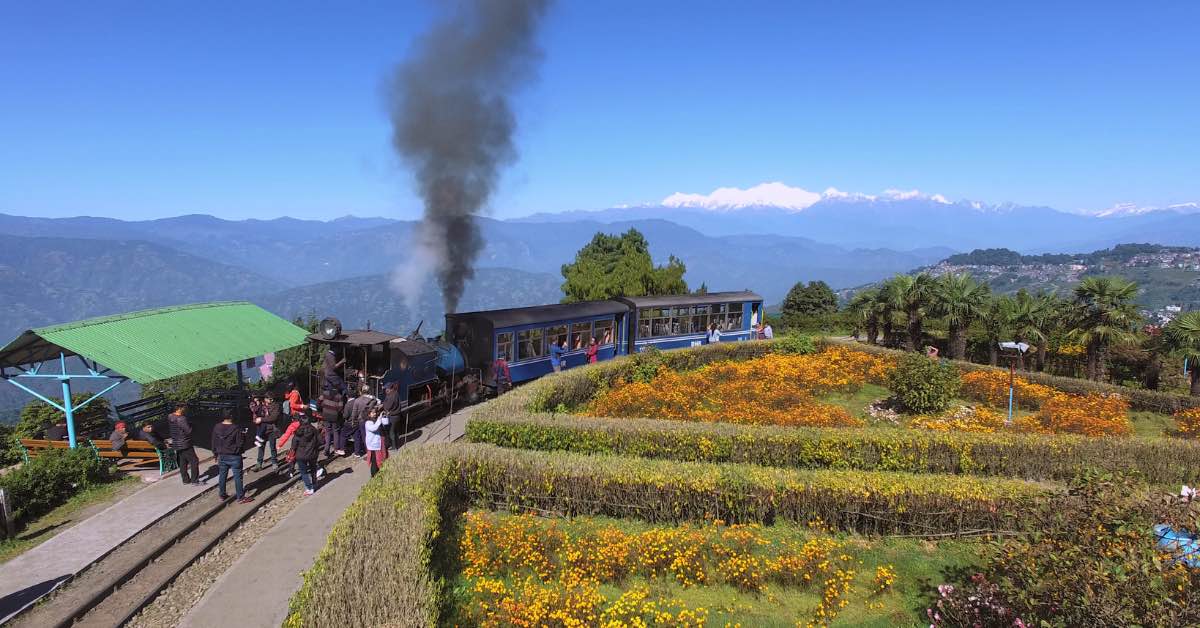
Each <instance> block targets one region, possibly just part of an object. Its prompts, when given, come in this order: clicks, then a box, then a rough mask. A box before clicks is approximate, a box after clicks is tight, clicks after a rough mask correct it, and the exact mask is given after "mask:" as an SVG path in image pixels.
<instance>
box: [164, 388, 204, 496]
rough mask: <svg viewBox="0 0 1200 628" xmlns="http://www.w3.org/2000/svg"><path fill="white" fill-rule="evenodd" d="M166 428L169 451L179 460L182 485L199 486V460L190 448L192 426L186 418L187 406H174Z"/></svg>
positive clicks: (194, 449) (193, 448) (193, 449)
mask: <svg viewBox="0 0 1200 628" xmlns="http://www.w3.org/2000/svg"><path fill="white" fill-rule="evenodd" d="M167 426H168V428H169V433H170V437H171V441H170V444H171V449H174V450H175V458H176V459H177V460H179V477H180V479H182V480H183V483H184V484H195V485H199V484H200V483H201V482H200V458H199V457H197V456H196V448H195V447H192V424H191V422H189V421H188V418H187V405H185V404H179V405H177V406H175V412H173V413H171V416H169V417H167Z"/></svg>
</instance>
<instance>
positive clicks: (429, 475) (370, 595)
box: [285, 444, 1071, 627]
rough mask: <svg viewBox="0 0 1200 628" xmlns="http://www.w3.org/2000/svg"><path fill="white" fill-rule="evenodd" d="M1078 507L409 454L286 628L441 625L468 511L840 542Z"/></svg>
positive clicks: (687, 466) (917, 479) (345, 532)
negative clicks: (831, 536)
mask: <svg viewBox="0 0 1200 628" xmlns="http://www.w3.org/2000/svg"><path fill="white" fill-rule="evenodd" d="M1068 499H1071V498H1070V497H1069V496H1066V495H1065V494H1064V493H1062V492H1061V489H1059V488H1058V487H1056V486H1053V485H1043V484H1035V483H1032V482H1024V481H1020V480H1000V479H980V478H972V477H968V476H940V475H931V474H926V475H913V474H907V473H877V472H866V471H828V470H820V471H795V470H784V469H772V468H766V467H755V466H751V465H737V464H723V465H714V464H702V463H689V462H672V461H657V460H646V459H637V458H622V457H610V456H586V455H580V454H571V453H561V452H556V453H539V452H530V451H521V450H513V449H502V448H499V447H494V446H490V445H479V444H439V445H420V446H413V447H411V448H405V450H404V451H403V452H401V453H400V454H399V455H397V456H395V457H393V458H392V459H391V460H389V461H388V462H387V464H386V465H384V470H383V472H382V473H380V474H379V475H378V476H376V477H375V478H373V479H372V480H371V482H369V483H368V484H367V486H366V487H364V489H363V491H362V492H361V493H360V494H359V496H358V498H357V500H356V501H355V502H354V504H353V505H351V506H350V508H348V509H346V511H345V512H344V513H343V514H342V517H341V519H340V520H339V522H338V523H337V525H336V526H334V529H333V530H332V531H331V532H330V535H329V539H328V541H327V545H326V547H325V548H324V549H323V550H322V551H321V554H320V555H319V556H318V557H317V561H316V563H315V564H314V566H313V567H312V569H310V570H309V571H308V572H307V573H306V574H305V576H304V584H303V586H302V587H301V589H300V590H299V591H298V592H297V593H296V594H295V596H293V598H292V601H291V610H290V614H289V617H288V620H287V621H286V622H285V625H286V626H293V627H301V626H305V627H307V626H313V627H319V626H328V625H333V624H334V623H346V624H349V625H396V626H432V625H436V624H437V622H438V619H440V615H441V613H442V610H443V609H442V608H441V607H440V602H441V600H443V599H444V594H445V591H444V586H445V585H444V575H445V574H447V573H448V571H447V570H448V569H450V568H451V567H450V565H451V564H452V563H451V562H450V561H451V559H452V556H453V554H454V550H453V548H451V547H446V546H443V545H442V543H443V542H444V541H446V540H448V539H452V538H453V536H454V535H452V534H450V532H451V531H452V530H453V527H454V521H455V520H456V519H457V518H458V517H459V516H460V515H461V513H462V512H463V511H464V510H465V508H466V507H468V506H469V505H474V506H477V507H484V508H493V509H509V510H514V511H529V510H533V511H536V512H542V513H545V514H549V515H606V516H614V517H630V518H637V519H641V520H645V521H649V522H656V523H664V522H671V523H677V522H683V521H710V520H713V519H721V520H724V521H727V522H749V521H753V522H761V523H765V524H770V523H772V522H773V521H775V520H776V519H782V520H787V521H793V522H799V523H810V522H812V521H815V520H818V519H819V520H821V521H823V522H824V523H825V524H826V525H828V526H830V527H832V528H836V529H842V530H856V531H860V532H866V533H884V534H894V533H900V534H916V535H921V536H940V535H947V534H950V535H954V534H960V533H981V532H985V531H999V530H1016V529H1020V526H1021V525H1022V522H1023V521H1025V520H1033V519H1035V518H1034V517H1031V516H1030V515H1032V514H1035V513H1037V512H1043V511H1045V510H1047V509H1051V508H1057V507H1061V504H1062V502H1063V500H1068Z"/></svg>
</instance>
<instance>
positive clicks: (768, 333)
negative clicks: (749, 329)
mask: <svg viewBox="0 0 1200 628" xmlns="http://www.w3.org/2000/svg"><path fill="white" fill-rule="evenodd" d="M774 337H775V330H773V329H771V324H770V323H763V340H771V339H772V338H774Z"/></svg>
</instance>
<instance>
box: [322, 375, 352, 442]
mask: <svg viewBox="0 0 1200 628" xmlns="http://www.w3.org/2000/svg"><path fill="white" fill-rule="evenodd" d="M345 405H346V404H345V401H344V400H343V398H342V394H341V393H340V392H338V391H336V390H330V391H326V392H324V393H322V394H321V433H322V434H324V442H325V457H326V458H332V457H333V451H334V444H335V441H336V440H337V433H338V419H339V418H341V415H342V408H344V407H345Z"/></svg>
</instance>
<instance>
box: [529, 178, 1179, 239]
mask: <svg viewBox="0 0 1200 628" xmlns="http://www.w3.org/2000/svg"><path fill="white" fill-rule="evenodd" d="M1197 214H1200V203H1181V204H1175V205H1169V206H1165V207H1146V206H1138V205H1131V204H1120V205H1115V206H1113V207H1111V208H1108V209H1104V210H1097V211H1088V212H1066V211H1060V210H1057V209H1053V208H1050V207H1036V206H1025V205H1017V204H1014V203H1001V204H989V203H984V202H981V201H975V200H956V201H951V200H950V199H948V198H946V197H945V196H943V195H941V194H931V193H927V192H922V191H920V190H899V189H889V190H884V191H883V192H881V193H878V194H866V193H855V192H843V191H841V190H838V189H836V188H827V189H826V190H825V191H823V192H820V193H817V192H812V191H809V190H806V189H803V188H798V187H793V186H788V185H786V184H784V183H780V182H772V183H763V184H761V185H756V186H753V187H750V188H745V189H742V188H736V187H726V188H718V189H716V190H714V191H713V192H711V193H708V194H697V193H683V192H678V193H675V194H671V195H670V196H667V197H666V198H664V199H662V200H661V201H659V202H657V203H646V204H640V205H624V206H619V207H613V208H609V209H602V210H594V211H567V212H563V213H554V214H537V215H534V216H530V217H528V218H525V219H520V220H525V221H529V222H570V221H577V220H592V221H597V222H616V221H628V220H645V219H661V220H669V221H671V222H676V223H679V224H681V225H685V226H688V227H691V228H693V229H697V230H699V231H701V232H703V233H706V234H710V235H715V236H724V235H739V234H774V235H782V236H799V237H805V238H811V239H813V240H817V241H820V242H828V243H831V244H837V245H840V246H851V247H886V248H893V249H897V250H908V249H913V248H919V247H936V246H944V247H950V248H953V249H955V250H959V251H969V250H971V249H973V248H989V247H1004V248H1009V249H1013V250H1016V251H1021V252H1026V253H1041V252H1062V251H1087V250H1095V249H1101V248H1106V247H1108V246H1112V245H1114V244H1119V243H1125V242H1152V243H1156V244H1168V245H1187V246H1200V216H1198V215H1197Z"/></svg>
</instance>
